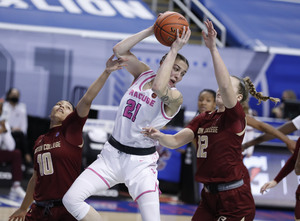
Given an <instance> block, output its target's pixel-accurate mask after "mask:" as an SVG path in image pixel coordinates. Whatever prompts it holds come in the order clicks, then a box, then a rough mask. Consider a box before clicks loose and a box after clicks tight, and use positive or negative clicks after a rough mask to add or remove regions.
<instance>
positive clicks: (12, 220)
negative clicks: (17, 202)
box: [9, 171, 37, 221]
mask: <svg viewBox="0 0 300 221" xmlns="http://www.w3.org/2000/svg"><path fill="white" fill-rule="evenodd" d="M36 179H37V174H36V171H34V172H33V174H32V177H31V178H30V180H29V182H28V185H27V189H26V195H25V197H24V199H23V201H22V204H21V206H20V208H19V209H17V210H16V211H15V212H14V213H13V214H12V215H11V216H10V217H9V221H19V220H25V215H26V213H27V210H28V208H29V206H30V205H31V204H32V202H33V193H34V188H35V184H36Z"/></svg>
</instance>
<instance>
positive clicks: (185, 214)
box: [0, 188, 294, 221]
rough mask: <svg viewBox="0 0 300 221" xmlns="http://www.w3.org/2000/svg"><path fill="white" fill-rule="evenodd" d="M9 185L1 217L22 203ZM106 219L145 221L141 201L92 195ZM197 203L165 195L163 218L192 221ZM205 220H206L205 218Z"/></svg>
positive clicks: (262, 218) (279, 217)
mask: <svg viewBox="0 0 300 221" xmlns="http://www.w3.org/2000/svg"><path fill="white" fill-rule="evenodd" d="M8 193H9V188H1V189H0V221H7V220H8V217H9V216H10V215H11V214H12V213H13V211H15V210H16V208H18V207H19V205H20V203H21V199H11V198H9V196H8ZM88 203H89V204H90V205H92V206H93V207H94V208H95V209H96V210H97V211H99V212H100V211H101V212H100V214H101V215H102V217H103V220H104V221H142V219H141V216H140V215H139V209H138V206H137V203H135V202H133V201H132V200H131V199H130V198H128V199H122V200H116V199H114V200H112V199H108V198H105V199H104V198H100V197H92V198H90V199H88ZM196 207H197V205H187V204H183V203H181V202H179V201H178V200H177V197H176V196H165V195H162V196H161V221H190V220H191V217H192V215H193V213H194V211H195V209H196ZM292 220H294V212H293V210H283V209H282V210H281V209H278V208H277V209H262V208H257V211H256V217H255V221H292ZM204 221H205V220H204Z"/></svg>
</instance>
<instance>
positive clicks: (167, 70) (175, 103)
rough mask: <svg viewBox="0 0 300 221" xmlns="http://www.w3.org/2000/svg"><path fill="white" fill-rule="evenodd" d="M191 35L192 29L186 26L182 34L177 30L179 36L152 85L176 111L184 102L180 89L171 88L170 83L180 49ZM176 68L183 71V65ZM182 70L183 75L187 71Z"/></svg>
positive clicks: (160, 96) (166, 103)
mask: <svg viewBox="0 0 300 221" xmlns="http://www.w3.org/2000/svg"><path fill="white" fill-rule="evenodd" d="M190 36H191V30H190V29H189V28H188V29H187V30H186V29H185V27H184V30H183V32H182V34H181V36H180V35H179V30H177V38H176V40H175V41H174V42H173V43H172V45H171V47H170V50H169V52H168V54H167V56H166V57H165V59H164V60H163V62H162V63H161V65H160V67H159V69H158V71H157V75H156V77H155V79H154V81H153V85H152V90H153V91H154V93H155V94H157V96H158V97H159V98H161V99H162V101H163V102H164V104H165V105H167V106H168V107H170V108H171V109H173V110H175V111H177V110H178V107H179V106H180V105H181V104H182V102H183V98H182V94H181V93H180V92H179V91H178V90H171V89H170V87H169V85H168V84H169V81H170V78H171V72H172V69H173V68H174V63H175V60H176V58H177V54H178V51H179V50H180V49H181V48H182V47H183V46H184V45H186V44H187V43H188V41H189V38H190ZM175 68H177V69H178V70H177V71H178V72H180V71H181V70H180V68H181V67H179V66H178V67H175ZM181 72H182V73H180V74H182V75H184V74H185V73H186V71H185V70H184V71H183V70H182V71H181ZM173 80H174V79H173ZM175 111H173V112H175Z"/></svg>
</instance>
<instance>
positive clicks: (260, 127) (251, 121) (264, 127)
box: [243, 115, 296, 153]
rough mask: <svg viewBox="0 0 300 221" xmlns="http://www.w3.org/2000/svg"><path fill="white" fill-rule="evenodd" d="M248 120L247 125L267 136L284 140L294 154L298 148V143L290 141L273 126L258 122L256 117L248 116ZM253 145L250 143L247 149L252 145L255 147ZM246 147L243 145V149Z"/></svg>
mask: <svg viewBox="0 0 300 221" xmlns="http://www.w3.org/2000/svg"><path fill="white" fill-rule="evenodd" d="M246 119H247V124H248V125H249V126H251V127H253V128H255V129H257V130H259V131H262V132H264V133H266V134H270V135H272V136H274V137H277V138H278V139H280V140H282V141H283V142H285V143H286V145H287V147H288V149H289V150H290V151H291V152H292V153H293V152H294V150H295V147H296V142H295V141H293V140H291V139H289V138H288V137H287V136H286V135H284V134H283V133H282V132H280V131H279V130H277V129H276V128H274V127H272V126H271V125H269V124H267V123H264V122H262V121H258V120H256V119H255V118H254V117H252V116H249V115H247V116H246ZM253 143H254V142H252V143H251V141H249V143H248V144H246V145H247V147H249V146H248V145H249V144H252V145H251V146H253ZM244 147H246V146H244V145H243V148H244Z"/></svg>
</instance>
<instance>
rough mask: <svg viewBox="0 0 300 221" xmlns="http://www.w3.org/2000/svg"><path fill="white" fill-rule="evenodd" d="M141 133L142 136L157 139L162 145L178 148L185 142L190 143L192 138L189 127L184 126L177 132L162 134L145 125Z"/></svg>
mask: <svg viewBox="0 0 300 221" xmlns="http://www.w3.org/2000/svg"><path fill="white" fill-rule="evenodd" d="M141 133H142V134H144V136H147V137H150V138H152V139H154V140H158V142H159V143H160V144H161V145H162V146H164V147H168V148H170V149H176V148H179V147H181V146H183V145H185V144H187V143H190V142H191V141H192V140H193V139H194V133H193V131H192V130H191V129H189V128H184V129H182V130H181V131H179V132H178V133H176V134H174V135H171V134H164V133H162V132H160V131H159V130H158V129H155V128H153V127H145V128H143V131H142V132H141Z"/></svg>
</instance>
